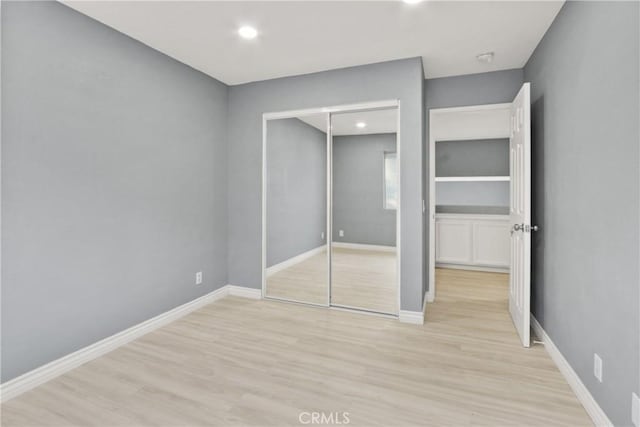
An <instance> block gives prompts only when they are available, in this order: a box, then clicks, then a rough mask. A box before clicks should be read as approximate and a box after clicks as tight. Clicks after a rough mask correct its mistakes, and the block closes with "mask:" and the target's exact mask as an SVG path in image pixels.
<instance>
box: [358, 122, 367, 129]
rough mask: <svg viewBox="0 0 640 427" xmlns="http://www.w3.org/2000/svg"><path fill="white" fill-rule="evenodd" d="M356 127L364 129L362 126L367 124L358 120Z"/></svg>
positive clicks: (364, 126)
mask: <svg viewBox="0 0 640 427" xmlns="http://www.w3.org/2000/svg"><path fill="white" fill-rule="evenodd" d="M356 127H357V128H358V129H364V128H366V127H367V124H366V123H365V122H358V123H356Z"/></svg>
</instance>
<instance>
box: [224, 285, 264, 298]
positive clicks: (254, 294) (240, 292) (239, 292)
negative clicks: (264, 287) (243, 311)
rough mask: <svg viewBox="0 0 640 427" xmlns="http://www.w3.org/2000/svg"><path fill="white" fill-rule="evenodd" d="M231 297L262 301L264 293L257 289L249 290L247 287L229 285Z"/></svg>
mask: <svg viewBox="0 0 640 427" xmlns="http://www.w3.org/2000/svg"><path fill="white" fill-rule="evenodd" d="M226 287H227V289H228V293H229V295H231V296H233V297H242V298H249V299H262V291H261V290H260V289H257V288H247V287H246V286H237V285H227V286H226Z"/></svg>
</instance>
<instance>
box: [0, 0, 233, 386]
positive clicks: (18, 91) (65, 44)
mask: <svg viewBox="0 0 640 427" xmlns="http://www.w3.org/2000/svg"><path fill="white" fill-rule="evenodd" d="M1 7H2V104H3V107H4V108H3V109H2V125H3V126H2V267H3V268H2V381H7V380H9V379H11V378H14V377H15V376H17V375H19V374H22V373H24V372H26V371H28V370H31V369H33V368H35V367H37V366H39V365H42V364H44V363H46V362H49V361H51V360H53V359H56V358H58V357H61V356H63V355H66V354H68V353H70V352H72V351H74V350H77V349H79V348H82V347H84V346H86V345H89V344H91V343H93V342H95V341H97V340H100V339H102V338H105V337H107V336H109V335H112V334H114V333H116V332H119V331H121V330H123V329H125V328H127V327H129V326H132V325H134V324H136V323H139V322H141V321H143V320H146V319H149V318H150V317H153V316H155V315H157V314H160V313H162V312H164V311H167V310H168V309H171V308H173V307H176V306H178V305H180V304H182V303H185V302H187V301H190V300H193V299H194V298H196V297H198V296H200V295H203V294H205V293H208V292H210V291H212V290H214V289H216V288H218V287H220V286H222V285H224V284H225V283H226V281H227V280H226V279H227V274H226V267H227V266H226V250H227V235H226V226H227V206H226V194H227V178H226V176H227V168H226V162H227V153H226V135H227V132H226V101H227V88H226V86H224V85H223V84H221V83H219V82H217V81H216V80H214V79H212V78H210V77H207V76H205V75H203V74H201V73H199V72H196V71H194V70H193V69H191V68H189V67H187V66H185V65H183V64H181V63H178V62H176V61H174V60H172V59H170V58H168V57H166V56H164V55H162V54H160V53H158V52H156V51H154V50H152V49H150V48H148V47H146V46H144V45H142V44H140V43H138V42H136V41H134V40H132V39H130V38H128V37H126V36H124V35H122V34H120V33H118V32H116V31H114V30H112V29H110V28H108V27H106V26H104V25H102V24H100V23H98V22H96V21H94V20H92V19H90V18H88V17H86V16H84V15H81V14H79V13H77V12H75V11H73V10H71V9H69V8H67V7H66V6H63V5H62V4H60V3H57V2H15V3H14V2H2V6H1ZM9 107H10V108H9ZM197 271H202V272H203V273H204V283H203V284H202V285H201V286H195V273H196V272H197Z"/></svg>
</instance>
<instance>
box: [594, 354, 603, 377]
mask: <svg viewBox="0 0 640 427" xmlns="http://www.w3.org/2000/svg"><path fill="white" fill-rule="evenodd" d="M593 375H594V376H595V377H596V378H597V379H598V381H600V382H602V359H601V358H600V356H598V353H593Z"/></svg>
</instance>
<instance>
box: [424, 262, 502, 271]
mask: <svg viewBox="0 0 640 427" xmlns="http://www.w3.org/2000/svg"><path fill="white" fill-rule="evenodd" d="M436 268H450V269H453V270H470V271H484V272H487V273H508V272H509V267H485V266H482V265H463V264H447V263H441V262H437V263H436Z"/></svg>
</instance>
